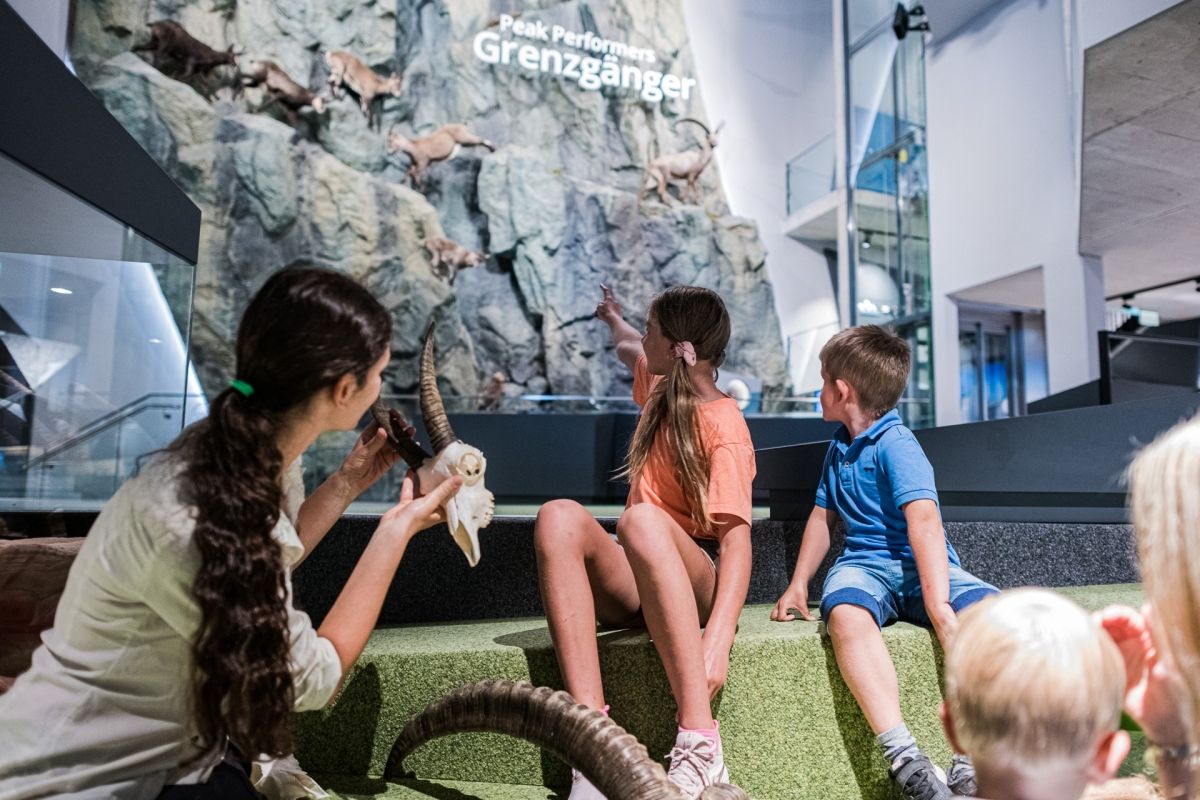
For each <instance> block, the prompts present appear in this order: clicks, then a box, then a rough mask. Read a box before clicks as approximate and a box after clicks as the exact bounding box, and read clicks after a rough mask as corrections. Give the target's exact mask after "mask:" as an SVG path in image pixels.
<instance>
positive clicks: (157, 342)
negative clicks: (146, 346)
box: [146, 339, 162, 344]
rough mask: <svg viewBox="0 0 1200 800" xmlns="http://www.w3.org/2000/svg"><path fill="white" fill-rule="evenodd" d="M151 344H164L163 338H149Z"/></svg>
mask: <svg viewBox="0 0 1200 800" xmlns="http://www.w3.org/2000/svg"><path fill="white" fill-rule="evenodd" d="M146 341H148V342H149V343H150V344H162V339H147V340H146Z"/></svg>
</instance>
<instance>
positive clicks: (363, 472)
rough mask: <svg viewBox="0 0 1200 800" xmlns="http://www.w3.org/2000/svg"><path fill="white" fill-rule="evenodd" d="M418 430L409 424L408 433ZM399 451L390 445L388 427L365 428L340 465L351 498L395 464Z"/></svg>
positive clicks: (367, 487) (341, 474) (340, 471)
mask: <svg viewBox="0 0 1200 800" xmlns="http://www.w3.org/2000/svg"><path fill="white" fill-rule="evenodd" d="M414 433H416V428H411V427H410V428H409V429H408V434H409V436H411V435H413V434H414ZM399 460H400V454H399V453H397V452H396V451H395V450H393V449H392V448H391V447H390V446H389V445H388V436H387V431H385V430H384V429H383V428H381V427H378V426H375V425H371V426H368V427H367V428H365V429H364V430H363V432H362V435H361V436H359V437H358V441H356V442H355V443H354V448H353V449H352V450H351V451H350V453H349V455H347V456H346V460H345V461H343V462H342V466H340V467H338V471H337V474H338V476H339V477H340V478H341V480H342V481H343V483H344V484H345V486H346V489H347V491H348V492H350V495H351V499H353V498H356V497H358V496H359V495H360V494H362V493H363V492H365V491H366V490H367V489H369V488H370V487H371V485H372V484H374V483H375V481H377V480H379V479H380V478H381V477H383V474H384V473H385V472H387V471H388V470H389V469H391V468H392V467H393V466H395V465H396V462H397V461H399Z"/></svg>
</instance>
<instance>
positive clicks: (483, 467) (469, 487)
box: [371, 324, 496, 567]
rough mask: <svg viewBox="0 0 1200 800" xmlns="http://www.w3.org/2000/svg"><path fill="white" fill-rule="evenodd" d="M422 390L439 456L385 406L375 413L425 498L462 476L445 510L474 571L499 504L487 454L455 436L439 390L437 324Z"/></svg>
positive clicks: (428, 341) (429, 339) (428, 337)
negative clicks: (488, 482)
mask: <svg viewBox="0 0 1200 800" xmlns="http://www.w3.org/2000/svg"><path fill="white" fill-rule="evenodd" d="M420 384H421V394H420V399H421V416H422V417H423V418H424V420H425V430H426V431H427V432H428V433H429V444H430V445H431V446H432V447H433V452H434V455H432V456H431V455H429V454H428V453H426V452H425V451H424V450H423V449H422V448H421V446H420V445H418V444H417V443H416V442H415V441H413V438H412V437H411V436H409V435H408V430H407V429H408V425H407V423H405V421H404V418H403V417H401V416H400V414H399V413H397V412H396V411H394V410H392V409H389V408H388V407H387V406H385V405H384V404H383V401H382V400H378V401H376V403H375V405H373V406H372V407H371V413H372V414H373V415H374V417H375V421H376V422H378V423H379V424H380V425H381V426H383V429H384V430H386V431H387V432H388V440H389V441H390V442H391V444H392V447H393V448H395V450H396V452H398V453H399V454H400V455H401V456H402V457H403V458H404V460H405V461H406V462H408V465H409V466H410V467H412V468H413V469H414V470H416V472H417V479H418V480H419V481H420V488H421V491H422V492H428V491H431V490H432V489H434V488H435V487H437V486H438V485H439V484H441V483H442V481H445V480H447V479H448V478H450V477H451V476H452V475H461V476H462V479H463V485H462V488H461V489H459V490H458V494H456V495H454V497H451V498H450V499H449V500H448V501H447V502H446V505H445V506H443V510H444V511H445V512H446V526H447V527H448V528H449V529H450V535H451V536H453V537H454V541H455V543H457V544H458V546H459V547H460V548H461V549H462V551H463V553H464V554H465V555H466V557H467V563H469V564H470V565H471V566H472V567H473V566H475V565H476V564H478V563H479V531H480V529H482V528H486V527H487V526H488V523H490V522H491V521H492V513H493V512H494V511H495V507H496V503H495V498H494V497H493V496H492V493H491V492H489V491H488V489H487V487H486V486H484V483H483V478H484V474H485V473H486V472H487V459H486V458H484V457H483V452H482V451H481V450H480V449H479V448H477V447H473V446H471V445H469V444H467V443H465V442H463V441H462V440H461V439H459V438H458V437H457V436H455V435H454V430H453V429H452V428H451V427H450V420H449V419H448V418H447V417H446V408H445V406H444V405H443V404H442V395H441V393H440V392H439V391H438V388H437V368H436V367H435V366H434V363H433V325H432V324H430V326H429V329H428V330H427V331H426V332H425V343H424V345H423V347H422V348H421V378H420Z"/></svg>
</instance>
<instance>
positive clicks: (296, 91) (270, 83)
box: [239, 59, 325, 125]
mask: <svg viewBox="0 0 1200 800" xmlns="http://www.w3.org/2000/svg"><path fill="white" fill-rule="evenodd" d="M239 77H240V79H241V85H242V86H262V87H264V88H265V89H266V92H267V95H269V97H270V99H269V100H268V101H267V102H266V103H265V104H263V106H262V108H266V107H267V106H269V105H270V104H271V103H276V102H277V103H279V104H280V105H282V106H283V108H284V110H285V111H286V112H287V118H288V122H289V123H290V124H292V125H295V124H296V112H298V111H299V110H300V109H302V108H305V107H306V106H311V107H312V109H313V110H314V111H316V112H317V113H318V114H320V113H321V112H323V111H324V110H325V99H324V98H323V97H320V96H319V95H317V94H316V93H315V92H313V91H311V90H310V89H307V88H305V87H304V86H301V85H300V84H298V83H296V81H294V80H292V77H291V76H290V75H288V74H287V73H286V72H284V71H283V68H282V67H280V66H279V65H278V64H276V63H275V62H274V61H268V60H266V59H260V60H255V61H251V62H250V66H249V68H248V69H246V70H244V71H243V72H242V73H241V75H240V76H239ZM259 110H260V111H261V110H262V109H261V108H260V109H259Z"/></svg>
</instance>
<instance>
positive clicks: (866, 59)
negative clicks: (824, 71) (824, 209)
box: [849, 31, 898, 175]
mask: <svg viewBox="0 0 1200 800" xmlns="http://www.w3.org/2000/svg"><path fill="white" fill-rule="evenodd" d="M897 44H898V42H897V40H896V37H895V36H893V35H892V33H891V32H890V31H887V32H885V33H883V34H880V35H879V36H877V37H875V38H874V39H872V40H871V41H870V43H868V44H867V45H866V46H865V47H863V49H862V50H859V51H858V52H857V53H855V54H854V55H852V56H851V57H850V75H849V81H850V163H851V165H852V169H851V173H850V174H851V175H854V169H856V168H857V167H858V165H859V164H862V163H863V162H864V161H866V160H867V158H868V157H870V155H871V154H872V153H877V152H879V151H880V150H882V149H884V148H885V147H887V146H888V145H889V144H891V143H892V142H894V141H895V140H896V109H895V103H894V89H893V81H892V62H893V61H894V59H895V55H896V47H897Z"/></svg>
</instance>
